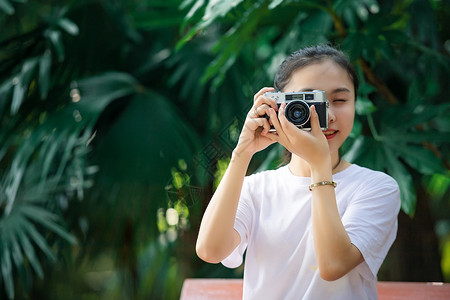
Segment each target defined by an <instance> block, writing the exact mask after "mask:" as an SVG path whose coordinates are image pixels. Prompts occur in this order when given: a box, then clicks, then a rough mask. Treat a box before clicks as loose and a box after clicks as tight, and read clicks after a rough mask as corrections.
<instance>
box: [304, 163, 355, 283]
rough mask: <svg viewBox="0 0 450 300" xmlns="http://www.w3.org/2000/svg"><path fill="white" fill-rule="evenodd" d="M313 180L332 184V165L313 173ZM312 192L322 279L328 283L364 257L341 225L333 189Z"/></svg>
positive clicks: (314, 225) (318, 189)
mask: <svg viewBox="0 0 450 300" xmlns="http://www.w3.org/2000/svg"><path fill="white" fill-rule="evenodd" d="M311 178H312V183H316V182H321V181H332V174H331V169H330V168H329V166H328V167H327V166H323V167H319V168H316V169H314V170H312V174H311ZM311 192H312V222H313V233H314V247H315V251H316V257H317V261H318V264H319V272H320V276H321V277H322V278H323V279H325V280H336V279H339V278H340V277H342V276H344V275H345V274H346V273H348V272H349V271H350V270H351V269H353V268H354V267H355V266H356V265H358V264H359V263H361V262H362V260H363V258H362V255H361V253H360V252H359V250H358V249H357V248H356V247H355V246H354V245H353V244H352V243H351V241H350V238H349V236H348V234H347V232H346V230H345V228H344V226H343V224H342V221H341V218H340V215H339V211H338V208H337V203H336V196H335V192H334V188H333V186H332V185H322V186H317V187H314V188H312V191H311Z"/></svg>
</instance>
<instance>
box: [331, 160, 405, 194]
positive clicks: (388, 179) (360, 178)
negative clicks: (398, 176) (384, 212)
mask: <svg viewBox="0 0 450 300" xmlns="http://www.w3.org/2000/svg"><path fill="white" fill-rule="evenodd" d="M341 173H342V174H339V173H338V175H341V176H340V177H341V179H342V180H345V181H352V182H355V183H357V184H358V185H362V186H367V185H369V186H383V187H386V186H390V187H392V188H394V189H398V184H397V182H396V181H395V179H394V178H393V177H392V176H390V175H389V174H386V173H385V172H382V171H378V170H372V169H369V168H366V167H363V166H360V165H357V164H352V165H350V166H349V167H348V168H347V169H345V170H344V171H342V172H341Z"/></svg>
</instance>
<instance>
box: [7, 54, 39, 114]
mask: <svg viewBox="0 0 450 300" xmlns="http://www.w3.org/2000/svg"><path fill="white" fill-rule="evenodd" d="M37 63H38V60H37V58H30V59H27V60H26V61H25V62H24V63H23V65H22V69H21V71H20V74H19V76H17V77H16V78H14V80H13V84H14V83H15V86H14V91H13V98H12V102H11V113H12V114H16V113H17V112H18V111H19V108H20V106H21V105H22V102H23V101H24V99H25V96H26V93H27V91H28V86H29V84H30V82H31V79H32V75H33V72H34V71H35V68H36V66H37Z"/></svg>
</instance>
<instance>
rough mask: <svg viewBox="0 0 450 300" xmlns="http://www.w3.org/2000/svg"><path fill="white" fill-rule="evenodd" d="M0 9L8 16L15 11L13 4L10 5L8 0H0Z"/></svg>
mask: <svg viewBox="0 0 450 300" xmlns="http://www.w3.org/2000/svg"><path fill="white" fill-rule="evenodd" d="M0 10H2V11H3V12H4V13H5V14H7V15H10V16H12V15H13V14H14V12H15V9H14V6H12V5H11V3H9V1H8V0H0Z"/></svg>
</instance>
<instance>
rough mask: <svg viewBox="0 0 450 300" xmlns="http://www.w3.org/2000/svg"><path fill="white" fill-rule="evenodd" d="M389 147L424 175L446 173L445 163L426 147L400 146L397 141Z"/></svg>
mask: <svg viewBox="0 0 450 300" xmlns="http://www.w3.org/2000/svg"><path fill="white" fill-rule="evenodd" d="M389 146H390V147H391V148H392V150H394V151H395V153H396V154H397V155H398V156H399V157H401V158H402V159H403V160H404V161H405V162H407V163H408V164H409V165H410V166H411V167H413V168H414V169H416V170H417V171H419V172H420V173H422V174H426V175H432V174H434V173H440V172H444V171H445V167H444V164H443V162H442V161H441V160H440V159H439V158H437V157H436V156H435V155H434V154H433V153H432V152H431V151H430V150H428V149H426V148H424V147H419V146H413V145H407V144H400V143H398V142H397V141H396V142H394V143H390V144H389Z"/></svg>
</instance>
